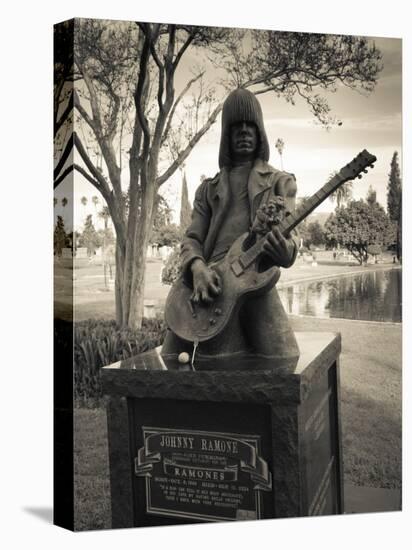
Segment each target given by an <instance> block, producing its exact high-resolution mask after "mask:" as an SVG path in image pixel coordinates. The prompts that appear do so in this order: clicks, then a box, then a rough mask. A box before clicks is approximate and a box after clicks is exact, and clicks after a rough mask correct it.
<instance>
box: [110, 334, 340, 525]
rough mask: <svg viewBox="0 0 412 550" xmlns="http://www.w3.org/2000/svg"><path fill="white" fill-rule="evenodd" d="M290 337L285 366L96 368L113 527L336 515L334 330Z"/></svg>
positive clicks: (159, 362) (156, 354) (142, 363)
mask: <svg viewBox="0 0 412 550" xmlns="http://www.w3.org/2000/svg"><path fill="white" fill-rule="evenodd" d="M296 336H297V340H298V344H299V348H300V351H301V356H300V359H299V361H298V364H297V365H293V366H291V365H288V366H284V367H279V366H277V367H276V368H274V366H273V365H271V364H270V362H268V361H262V360H259V359H255V364H254V368H251V367H252V365H251V364H250V363H249V364H248V369H243V370H242V365H239V370H237V368H236V364H234V363H235V361H232V363H231V367H230V370H228V369H220V370H213V365H209V366H208V369H209V370H201V371H197V372H193V371H191V370H187V367H183V368H182V367H179V366H178V365H177V364H175V363H173V361H170V362H168V360H167V358H163V359H162V358H161V356H160V351H159V350H153V351H151V352H147V353H145V354H141V355H139V356H136V357H133V358H131V359H129V360H127V361H122V362H119V363H116V364H113V365H110V366H107V367H104V368H103V369H102V381H103V387H104V391H105V393H106V394H108V395H109V396H110V401H109V405H108V433H109V453H110V477H111V499H112V521H113V527H114V528H115V527H133V526H136V527H137V526H148V525H167V524H175V523H195V522H204V521H222V520H223V521H224V520H241V519H263V518H280V517H300V516H308V515H329V514H339V513H343V483H342V473H343V470H342V452H341V445H340V441H341V438H340V418H339V362H338V359H339V353H340V346H341V344H340V335H336V334H330V333H315V332H313V333H306V332H305V333H297V334H296ZM215 366H217V363H216V365H215Z"/></svg>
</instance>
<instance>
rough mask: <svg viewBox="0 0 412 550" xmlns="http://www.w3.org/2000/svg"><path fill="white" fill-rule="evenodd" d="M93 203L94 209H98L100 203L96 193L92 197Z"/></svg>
mask: <svg viewBox="0 0 412 550" xmlns="http://www.w3.org/2000/svg"><path fill="white" fill-rule="evenodd" d="M92 203H93V204H94V209H95V210H97V205H98V204H99V197H97V196H96V195H94V196H93V197H92Z"/></svg>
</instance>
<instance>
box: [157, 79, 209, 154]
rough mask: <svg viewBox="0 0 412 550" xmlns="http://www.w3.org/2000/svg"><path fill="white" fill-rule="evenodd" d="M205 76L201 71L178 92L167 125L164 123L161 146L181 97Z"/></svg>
mask: <svg viewBox="0 0 412 550" xmlns="http://www.w3.org/2000/svg"><path fill="white" fill-rule="evenodd" d="M204 74H205V71H201V72H200V73H199V74H198V75H197V76H195V77H193V78H191V79H190V80H189V81H188V83H187V84H186V86H185V87H184V88H183V90H182V91H181V92H180V94H179V95H178V97H177V99H176V101H175V102H174V104H173V107H172V109H171V111H170V113H169V116H168V119H167V123H166V127H165V129H164V132H163V136H162V142H161V145H163V144H164V143H165V141H166V139H167V136H168V134H169V132H170V127H171V125H172V120H173V115H174V114H175V111H176V108H177V106H178V105H179V103H180V102H181V101H182V99H183V97H184V96H185V95H186V94H187V92H188V91H189V90H190V88H191V87H192V85H193V84H194V83H195V82H197V81H198V80H199V79H200V78H202V76H203V75H204Z"/></svg>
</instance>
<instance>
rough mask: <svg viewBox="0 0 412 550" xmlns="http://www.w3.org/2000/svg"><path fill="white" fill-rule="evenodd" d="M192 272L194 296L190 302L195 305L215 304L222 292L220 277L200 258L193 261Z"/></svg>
mask: <svg viewBox="0 0 412 550" xmlns="http://www.w3.org/2000/svg"><path fill="white" fill-rule="evenodd" d="M191 270H192V274H193V294H192V296H191V298H190V301H191V302H192V303H193V304H198V303H199V302H204V303H206V304H209V303H211V302H213V300H214V299H215V298H216V296H219V294H220V293H221V291H222V285H221V281H220V278H219V275H218V274H217V273H216V271H214V270H213V269H211V268H210V267H208V266H207V265H206V264H205V262H204V261H203V260H201V259H200V258H196V259H195V260H194V261H193V263H192V265H191Z"/></svg>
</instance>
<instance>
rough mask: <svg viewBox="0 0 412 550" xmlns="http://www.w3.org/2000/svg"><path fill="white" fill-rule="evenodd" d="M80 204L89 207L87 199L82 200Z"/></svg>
mask: <svg viewBox="0 0 412 550" xmlns="http://www.w3.org/2000/svg"><path fill="white" fill-rule="evenodd" d="M80 202H81V203H82V205H83V206H86V205H87V197H82V198H81V199H80Z"/></svg>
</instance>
